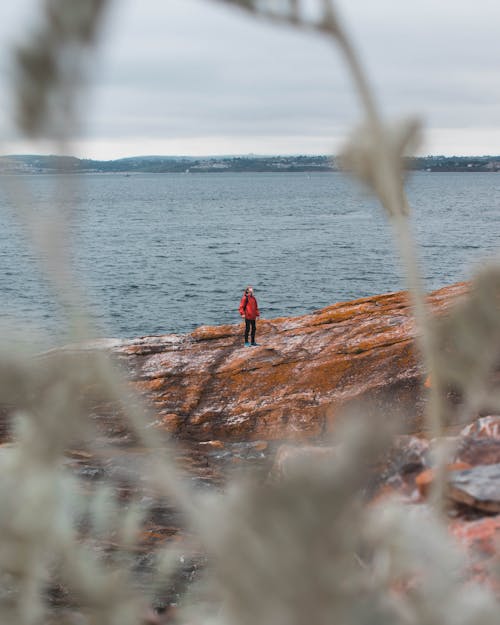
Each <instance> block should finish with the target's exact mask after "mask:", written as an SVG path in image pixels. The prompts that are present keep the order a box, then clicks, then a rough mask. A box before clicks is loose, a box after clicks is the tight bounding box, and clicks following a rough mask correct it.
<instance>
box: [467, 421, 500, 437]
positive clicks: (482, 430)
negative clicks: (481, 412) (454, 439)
mask: <svg viewBox="0 0 500 625" xmlns="http://www.w3.org/2000/svg"><path fill="white" fill-rule="evenodd" d="M460 435H461V436H467V437H474V438H493V439H498V440H500V416H498V415H489V416H487V417H480V418H479V419H477V420H476V421H474V422H473V423H470V424H469V425H467V426H466V427H464V428H463V430H462V431H461V432H460Z"/></svg>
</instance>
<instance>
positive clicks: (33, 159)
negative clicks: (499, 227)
mask: <svg viewBox="0 0 500 625" xmlns="http://www.w3.org/2000/svg"><path fill="white" fill-rule="evenodd" d="M406 167H407V169H408V170H410V171H427V172H464V173H470V172H485V173H491V172H499V171H500V156H477V157H472V156H423V157H413V158H407V159H406ZM335 171H339V168H338V166H337V164H336V159H335V157H331V156H325V155H319V156H220V157H219V156H213V157H177V156H137V157H131V158H120V159H116V160H111V161H99V160H92V159H79V158H76V157H74V156H44V155H12V156H2V157H0V174H58V173H65V174H67V173H74V174H95V173H116V174H125V175H130V174H134V173H158V174H163V173H186V174H189V173H315V172H335Z"/></svg>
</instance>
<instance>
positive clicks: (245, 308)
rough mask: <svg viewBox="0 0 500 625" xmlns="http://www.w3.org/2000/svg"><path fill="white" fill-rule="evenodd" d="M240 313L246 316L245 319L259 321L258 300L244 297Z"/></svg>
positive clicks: (251, 296) (252, 297) (248, 296)
mask: <svg viewBox="0 0 500 625" xmlns="http://www.w3.org/2000/svg"><path fill="white" fill-rule="evenodd" d="M239 311H240V315H244V316H245V319H257V317H259V316H260V312H259V307H258V306H257V300H256V299H255V297H254V296H253V295H243V297H242V298H241V302H240V308H239Z"/></svg>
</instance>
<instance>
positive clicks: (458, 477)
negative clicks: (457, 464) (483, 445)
mask: <svg viewBox="0 0 500 625" xmlns="http://www.w3.org/2000/svg"><path fill="white" fill-rule="evenodd" d="M447 492H448V496H449V497H450V499H452V500H453V501H455V502H456V503H459V504H465V505H467V506H471V507H473V508H477V509H478V510H481V511H482V512H486V513H499V512H500V464H492V465H480V466H477V467H472V468H471V469H466V470H464V471H454V472H452V473H450V474H449V478H448V491H447Z"/></svg>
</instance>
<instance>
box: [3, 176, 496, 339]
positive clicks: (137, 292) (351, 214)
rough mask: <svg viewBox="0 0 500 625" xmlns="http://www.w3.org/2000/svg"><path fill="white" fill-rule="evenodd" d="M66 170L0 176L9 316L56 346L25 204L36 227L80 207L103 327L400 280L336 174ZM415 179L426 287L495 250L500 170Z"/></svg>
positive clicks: (271, 304) (74, 230) (393, 258)
mask: <svg viewBox="0 0 500 625" xmlns="http://www.w3.org/2000/svg"><path fill="white" fill-rule="evenodd" d="M61 179H62V178H61V177H60V176H55V175H54V176H52V175H38V176H34V175H26V176H17V177H15V179H14V178H13V177H3V178H0V237H1V245H0V267H1V270H0V296H1V302H2V315H3V316H4V317H8V318H10V319H11V320H14V323H15V324H16V325H17V326H18V327H19V328H23V327H26V328H31V327H33V326H36V327H38V326H39V327H41V328H42V329H43V330H44V331H45V332H47V333H48V335H49V336H50V337H52V339H55V340H56V341H58V340H64V332H65V319H64V314H63V313H62V312H61V308H60V306H59V304H58V301H57V297H56V296H55V295H54V292H53V290H52V289H51V286H50V284H49V283H48V282H47V280H46V279H45V277H44V275H43V273H42V272H41V270H40V265H39V263H38V260H37V259H36V257H35V256H34V254H33V252H32V250H31V249H30V246H29V244H28V243H27V238H26V234H25V232H24V230H23V227H22V226H21V223H20V221H19V208H18V206H16V205H17V204H18V203H19V202H21V205H23V204H24V205H29V206H30V207H31V208H32V209H33V210H34V211H35V213H36V215H37V218H38V219H39V220H40V227H39V231H40V230H41V229H43V224H44V223H45V222H46V221H47V220H50V219H53V214H54V212H53V208H54V206H56V205H63V206H66V207H68V206H71V207H72V214H71V224H70V232H71V237H70V244H71V259H72V260H71V264H72V267H71V270H72V271H73V273H74V276H75V283H76V282H77V283H78V284H80V285H81V287H82V288H83V292H84V294H85V297H86V300H87V302H88V310H89V314H90V315H91V318H92V320H93V322H94V325H95V327H96V333H97V334H98V335H101V336H113V337H135V336H141V335H146V334H160V333H169V332H188V331H190V330H192V329H193V328H195V327H197V326H199V325H202V324H221V323H227V322H229V323H232V322H236V321H238V320H239V316H238V314H237V307H238V303H239V299H240V297H241V293H242V289H243V287H244V286H245V285H246V284H252V285H253V286H254V287H255V291H256V295H257V298H258V301H259V305H260V307H261V311H262V315H263V317H266V318H271V317H276V316H281V315H298V314H302V313H306V312H309V311H312V310H316V309H318V308H321V307H323V306H326V305H328V304H331V303H333V302H337V301H342V300H350V299H353V298H357V297H362V296H365V295H371V294H377V293H385V292H389V291H394V290H399V289H401V288H404V280H403V279H402V274H401V270H400V267H399V261H398V258H397V255H396V252H395V246H394V244H393V241H392V239H391V232H390V228H389V225H388V223H387V220H386V219H385V217H384V215H383V213H382V210H381V209H380V208H379V206H378V204H377V202H376V201H374V200H373V199H372V198H370V197H369V196H368V195H367V194H366V193H365V192H364V190H363V189H361V188H360V187H358V186H357V185H356V184H355V183H354V182H353V181H351V180H350V179H349V178H347V177H345V176H344V175H342V174H339V173H322V174H300V173H296V174H286V173H279V174H278V173H277V174H143V175H131V176H124V175H117V174H109V175H103V174H95V175H84V176H78V177H77V176H75V177H70V179H69V183H70V185H69V186H68V188H61ZM13 183H15V184H16V185H17V184H19V183H22V188H23V192H22V194H21V195H20V193H19V190H17V191H14V189H13V187H12V184H13ZM407 188H408V193H409V197H410V201H411V204H412V206H413V210H414V215H413V222H414V230H415V232H416V237H417V240H418V242H419V244H420V254H421V265H422V274H423V276H424V278H425V285H426V287H427V288H428V289H429V290H430V289H434V288H438V287H440V286H443V285H446V284H450V283H453V282H455V281H458V280H463V279H466V278H468V277H470V275H471V272H472V271H473V270H474V268H475V267H477V265H478V264H479V263H481V262H482V260H483V259H485V258H488V257H491V256H492V255H494V254H496V253H497V252H498V245H499V239H498V232H499V225H500V224H499V220H500V174H493V173H491V174H481V173H465V174H461V173H443V174H433V173H423V172H421V173H420V172H419V173H416V174H414V175H412V176H411V177H410V179H409V181H408V185H407ZM14 196H15V197H16V199H15V200H14Z"/></svg>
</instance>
